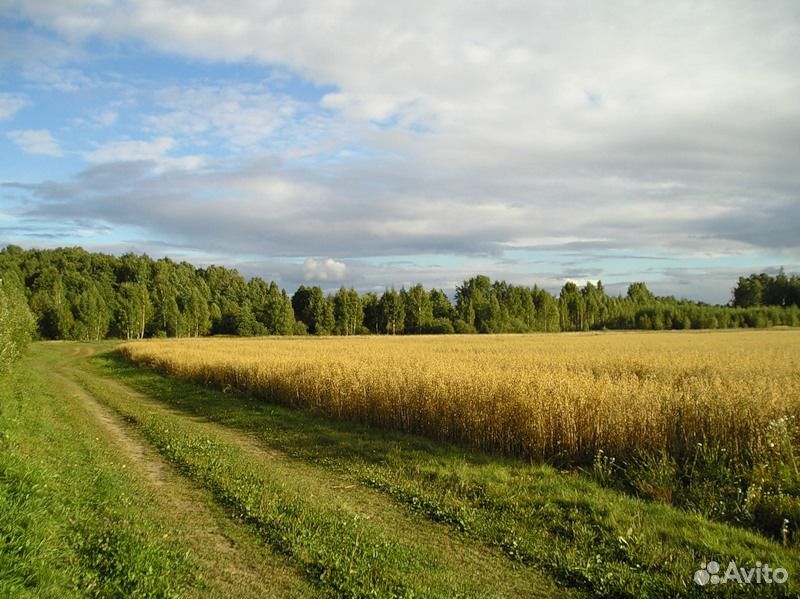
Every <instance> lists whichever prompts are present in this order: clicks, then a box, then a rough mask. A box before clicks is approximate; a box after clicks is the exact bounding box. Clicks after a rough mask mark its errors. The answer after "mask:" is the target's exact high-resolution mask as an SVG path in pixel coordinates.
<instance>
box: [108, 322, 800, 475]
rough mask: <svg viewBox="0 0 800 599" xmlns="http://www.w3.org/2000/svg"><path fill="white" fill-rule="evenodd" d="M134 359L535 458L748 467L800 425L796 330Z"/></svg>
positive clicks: (330, 344) (164, 344) (305, 344)
mask: <svg viewBox="0 0 800 599" xmlns="http://www.w3.org/2000/svg"><path fill="white" fill-rule="evenodd" d="M121 351H122V352H123V354H124V355H125V356H127V357H128V358H129V359H131V360H132V361H134V362H136V363H139V364H143V365H147V366H150V367H153V368H155V369H157V370H160V371H162V372H165V373H167V374H170V375H174V376H179V377H185V378H191V379H194V380H198V381H201V382H203V383H205V384H210V385H214V386H218V387H222V388H226V389H232V390H239V391H243V392H247V393H252V394H254V395H256V396H258V397H261V398H264V399H266V400H269V401H273V402H277V403H281V404H284V405H289V406H292V407H297V408H302V409H306V410H310V411H313V412H316V413H320V414H323V415H325V416H328V417H333V418H341V419H348V420H351V421H357V422H362V423H367V424H371V425H375V426H379V427H388V428H392V429H399V430H403V431H409V432H414V433H419V434H422V435H424V436H427V437H429V438H432V439H436V440H446V441H452V442H456V443H459V444H462V445H466V446H469V447H472V448H477V449H482V450H485V451H488V452H493V453H501V454H506V455H513V456H520V457H524V458H529V459H531V460H551V461H554V462H563V463H587V462H590V461H591V460H592V459H593V458H594V457H595V456H596V455H597V454H598V452H599V451H601V450H602V451H603V452H604V453H605V454H606V455H611V456H616V457H619V458H623V459H624V458H630V457H636V456H640V455H649V454H654V453H659V452H663V451H666V452H668V453H669V454H670V455H672V456H675V457H677V458H683V457H685V456H687V455H690V454H691V452H692V451H693V448H695V447H696V446H697V444H698V443H702V444H708V445H710V446H713V447H716V448H719V449H722V450H725V451H727V452H729V455H730V457H732V458H734V459H736V460H744V461H749V460H750V459H751V458H752V456H754V455H756V454H757V453H758V452H759V451H761V450H762V449H763V445H764V444H765V443H767V442H768V439H767V431H768V428H769V427H770V426H771V425H772V424H774V423H775V422H776V421H779V420H780V421H781V422H789V423H793V422H794V421H795V419H797V418H798V417H800V331H797V330H770V331H720V332H699V331H698V332H694V331H692V332H667V333H644V332H625V333H597V334H561V335H547V334H540V335H519V336H517V335H495V336H446V337H442V336H436V337H388V336H383V337H327V338H250V339H242V338H236V339H234V338H206V339H179V340H149V341H143V342H132V343H127V344H124V345H123V346H122V347H121Z"/></svg>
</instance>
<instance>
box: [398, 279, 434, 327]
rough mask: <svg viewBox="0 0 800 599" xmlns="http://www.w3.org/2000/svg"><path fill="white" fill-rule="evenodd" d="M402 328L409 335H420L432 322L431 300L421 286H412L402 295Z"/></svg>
mask: <svg viewBox="0 0 800 599" xmlns="http://www.w3.org/2000/svg"><path fill="white" fill-rule="evenodd" d="M403 307H404V311H405V315H404V327H405V331H406V332H409V333H418V334H419V333H422V332H424V331H427V330H428V327H430V325H431V323H432V322H433V306H432V305H431V298H430V296H429V295H428V293H426V291H425V289H424V288H423V286H422V285H420V284H417V285H414V286H413V287H412V288H411V289H409V290H408V291H406V292H405V293H404V295H403Z"/></svg>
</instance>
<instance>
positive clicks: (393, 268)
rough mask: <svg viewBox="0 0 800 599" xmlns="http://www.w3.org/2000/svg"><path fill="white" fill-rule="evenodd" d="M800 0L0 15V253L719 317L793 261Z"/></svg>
mask: <svg viewBox="0 0 800 599" xmlns="http://www.w3.org/2000/svg"><path fill="white" fill-rule="evenodd" d="M798 6H800V5H798V4H797V3H795V2H777V1H776V2H771V3H769V4H767V5H764V4H763V3H756V2H717V3H715V2H707V3H703V4H697V3H686V4H676V3H669V4H668V3H664V4H662V5H654V4H653V3H646V2H641V3H639V2H612V3H603V4H602V5H598V6H592V5H587V4H586V3H571V2H509V3H504V4H503V5H501V6H498V5H496V4H495V3H488V2H487V3H469V4H464V3H460V2H454V1H453V2H451V1H449V0H440V1H437V2H433V3H431V2H411V3H410V4H409V3H403V5H402V6H400V5H397V6H394V5H391V4H389V3H382V4H376V3H360V2H348V3H340V2H325V3H319V2H317V3H312V2H304V1H300V0H298V1H294V2H269V1H264V2H248V1H242V0H231V1H230V2H226V3H224V4H222V3H218V4H217V3H199V2H198V3H194V4H185V3H178V2H173V1H172V0H128V1H125V2H115V1H113V0H108V1H105V0H104V1H100V0H94V1H92V0H69V1H64V2H58V3H54V2H53V3H51V2H44V3H43V2H25V1H21V2H20V1H9V0H0V152H2V157H3V160H2V162H0V185H1V186H0V245H5V244H7V243H15V244H19V245H21V246H23V247H57V246H63V245H82V246H84V247H86V248H88V249H92V250H99V251H107V252H112V253H121V252H125V251H136V252H147V253H149V254H151V255H153V256H162V255H169V256H171V257H173V258H175V259H187V260H190V261H193V262H195V263H197V264H206V263H210V262H214V263H221V264H226V265H230V266H235V267H237V268H239V269H240V270H241V271H242V272H243V273H244V274H246V275H260V276H263V277H266V278H274V279H276V280H278V281H279V282H280V283H281V284H282V285H285V286H286V287H287V288H289V289H290V290H292V289H293V288H294V287H295V286H297V285H298V284H300V283H306V284H309V283H310V284H320V285H322V286H323V287H325V288H328V289H331V288H335V287H338V286H339V285H342V284H344V285H353V286H355V287H357V288H359V289H361V290H369V289H374V290H380V289H383V288H385V287H386V286H390V285H394V286H398V287H399V286H401V285H408V284H411V283H415V282H422V283H424V284H425V285H427V286H438V287H443V288H445V289H447V290H449V291H451V290H452V289H453V288H454V286H455V285H457V284H458V283H459V282H460V281H462V280H463V279H464V278H467V277H469V276H472V275H473V274H477V273H484V274H488V275H490V276H492V277H496V278H504V279H506V280H508V281H511V282H515V283H525V284H534V283H537V284H539V285H540V286H545V287H547V288H549V289H551V290H554V291H557V290H558V289H559V288H560V286H561V285H563V283H564V282H566V281H567V280H573V281H576V282H579V283H582V282H584V281H587V280H592V281H596V280H598V279H601V280H602V281H603V282H604V284H605V285H606V287H607V288H609V289H611V290H612V291H614V292H616V291H624V289H625V287H626V285H627V284H628V283H630V282H631V281H637V280H644V281H646V282H647V283H648V284H649V285H650V287H651V288H652V289H654V290H655V291H656V292H657V293H662V294H674V295H678V296H682V297H690V298H695V299H701V300H705V301H712V302H725V301H727V300H728V299H729V297H730V288H731V287H732V286H733V284H734V283H735V280H736V278H737V277H738V276H739V275H740V274H748V273H750V272H753V271H761V270H767V271H772V270H776V269H777V268H779V267H781V266H783V267H785V268H786V270H787V271H793V272H796V271H798V270H800V241H799V238H800V236H798V235H797V232H798V231H800V174H798V173H800V169H798V168H797V165H798V164H800V70H798V68H797V58H796V57H797V56H800V8H798Z"/></svg>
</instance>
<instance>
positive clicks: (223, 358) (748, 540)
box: [0, 330, 800, 598]
mask: <svg viewBox="0 0 800 599" xmlns="http://www.w3.org/2000/svg"><path fill="white" fill-rule="evenodd" d="M799 354H800V332H798V331H795V330H770V331H737V332H681V333H612V334H607V333H602V334H574V335H572V334H562V335H528V336H475V337H430V338H429V337H405V338H390V337H381V338H373V337H369V338H364V337H361V338H260V339H232V338H214V339H191V340H189V339H187V340H151V341H144V342H135V343H128V344H123V345H121V346H117V345H115V344H113V343H99V344H80V343H38V344H35V345H34V347H33V348H32V351H31V353H30V355H29V356H28V357H26V358H24V359H23V360H22V361H21V362H19V363H18V364H17V365H16V366H15V367H14V368H13V370H12V371H11V372H10V373H7V374H6V375H3V376H4V378H3V379H2V382H3V385H2V386H0V426H1V427H2V428H0V430H2V431H3V432H2V435H0V444H2V448H3V451H2V452H0V506H2V509H0V596H14V597H73V596H74V597H79V596H92V597H304V596H308V597H311V596H325V597H630V598H634V597H701V596H705V595H709V594H711V595H713V596H715V597H740V596H749V597H768V596H769V597H771V596H775V597H783V596H797V592H798V586H797V581H796V580H795V577H796V576H797V575H798V573H800V556H799V555H798V551H797V545H798V540H799V539H798V535H797V533H796V531H797V527H798V523H799V522H800V520H799V519H798V513H800V509H798V505H800V502H799V501H798V497H800V476H798V472H797V464H796V461H795V456H796V452H797V449H798V447H799V445H798V440H799V439H798V435H797V428H796V425H795V422H796V419H797V417H798V416H800V414H798V410H800V376H799V375H800V359H799V358H800V355H799ZM143 366H146V367H145V368H143ZM66 473H69V474H68V475H67V474H66ZM86 481H91V482H92V484H85V483H86ZM709 560H716V561H718V562H719V563H721V564H723V568H725V567H726V566H727V564H728V562H729V561H730V560H735V561H736V563H737V565H739V566H742V567H746V568H750V567H753V566H754V565H755V564H756V562H761V563H762V564H764V563H768V564H770V565H771V566H772V567H773V568H776V567H782V568H784V569H786V571H787V572H788V582H787V583H785V584H782V585H778V584H771V585H767V584H750V585H745V584H742V585H740V584H736V583H734V582H730V583H728V584H724V585H717V586H713V587H702V586H698V585H696V584H695V583H694V582H693V575H694V573H695V571H696V570H698V569H699V568H700V566H701V564H703V563H708V562H709Z"/></svg>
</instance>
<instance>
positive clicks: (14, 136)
mask: <svg viewBox="0 0 800 599" xmlns="http://www.w3.org/2000/svg"><path fill="white" fill-rule="evenodd" d="M6 135H7V136H8V138H9V139H10V140H11V141H13V142H14V143H15V144H17V145H18V146H19V147H20V148H22V151H23V152H26V153H27V154H36V155H40V156H61V155H62V151H61V148H60V147H59V145H58V141H56V139H55V138H54V137H53V136H52V134H51V133H50V131H48V130H47V129H25V130H21V131H9V132H8V133H7V134H6Z"/></svg>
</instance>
